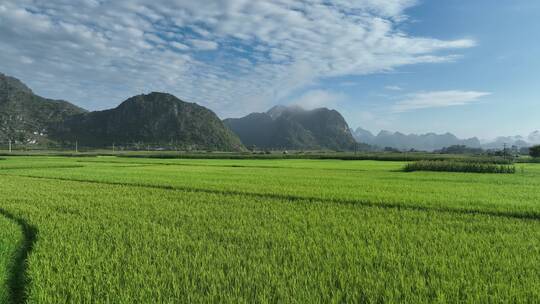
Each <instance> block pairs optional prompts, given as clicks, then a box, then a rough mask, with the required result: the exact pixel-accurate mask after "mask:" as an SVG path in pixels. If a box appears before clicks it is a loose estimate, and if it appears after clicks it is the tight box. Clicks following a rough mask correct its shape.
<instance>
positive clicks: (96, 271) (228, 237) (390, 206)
mask: <svg viewBox="0 0 540 304" xmlns="http://www.w3.org/2000/svg"><path fill="white" fill-rule="evenodd" d="M405 164H406V163H405V162H393V161H385V162H380V161H345V160H284V159H283V160H280V159H268V160H240V159H239V160H233V159H230V160H219V159H211V160H210V159H206V160H198V159H154V158H121V157H114V156H106V157H52V156H51V157H38V156H32V157H4V159H0V303H537V302H539V301H540V164H519V165H516V173H515V174H481V173H448V172H423V171H418V172H404V171H403V169H402V168H403V167H404V166H405Z"/></svg>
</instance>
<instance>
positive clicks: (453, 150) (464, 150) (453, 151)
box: [436, 145, 484, 154]
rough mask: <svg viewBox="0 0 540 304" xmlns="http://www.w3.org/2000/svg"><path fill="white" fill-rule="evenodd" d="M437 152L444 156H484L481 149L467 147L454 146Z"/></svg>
mask: <svg viewBox="0 0 540 304" xmlns="http://www.w3.org/2000/svg"><path fill="white" fill-rule="evenodd" d="M436 152H438V153H442V154H482V153H483V152H484V151H483V150H482V149H481V148H470V147H467V146H465V145H454V146H450V147H445V148H442V149H441V150H439V151H436Z"/></svg>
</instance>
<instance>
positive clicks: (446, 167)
mask: <svg viewBox="0 0 540 304" xmlns="http://www.w3.org/2000/svg"><path fill="white" fill-rule="evenodd" d="M403 170H404V171H405V172H414V171H436V172H465V173H497V174H514V173H516V167H515V166H514V165H503V164H493V163H487V162H463V161H449V160H447V161H428V160H423V161H417V162H414V163H408V164H406V165H405V166H404V167H403Z"/></svg>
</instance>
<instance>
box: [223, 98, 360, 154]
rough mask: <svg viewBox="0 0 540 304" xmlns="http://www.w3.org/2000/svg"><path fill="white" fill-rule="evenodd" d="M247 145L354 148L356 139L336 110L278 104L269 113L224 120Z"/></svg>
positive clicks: (286, 147)
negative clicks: (308, 108)
mask: <svg viewBox="0 0 540 304" xmlns="http://www.w3.org/2000/svg"><path fill="white" fill-rule="evenodd" d="M224 123H225V125H227V126H228V127H229V128H230V129H231V130H232V131H233V132H234V133H236V134H237V135H238V137H240V140H241V141H242V142H243V143H244V145H246V146H247V147H253V146H255V147H257V148H260V149H291V150H320V149H329V150H353V149H355V147H356V142H355V140H354V137H353V136H352V134H351V131H350V129H349V126H348V125H347V122H346V121H345V119H344V118H343V116H341V114H340V113H339V112H337V111H336V110H330V109H327V108H319V109H314V110H304V109H302V108H300V107H298V106H275V107H273V108H271V109H270V110H268V111H267V112H265V113H251V114H249V115H247V116H245V117H242V118H230V119H225V120H224Z"/></svg>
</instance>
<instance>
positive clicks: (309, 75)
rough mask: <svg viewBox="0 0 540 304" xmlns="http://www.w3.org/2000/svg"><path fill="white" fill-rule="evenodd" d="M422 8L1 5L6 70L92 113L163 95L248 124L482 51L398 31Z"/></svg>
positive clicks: (237, 0) (222, 0) (317, 2)
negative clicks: (335, 92)
mask: <svg viewBox="0 0 540 304" xmlns="http://www.w3.org/2000/svg"><path fill="white" fill-rule="evenodd" d="M417 2H418V1H417V0H385V1H379V0H361V1H359V0H335V1H331V4H329V2H328V1H327V0H310V1H296V0H268V1H246V0H206V1H169V0H117V1H95V0H87V1H66V0H50V1H32V0H3V1H2V2H1V4H0V37H2V39H0V49H1V50H2V52H0V70H1V71H3V72H5V73H7V74H11V75H14V76H16V77H19V78H22V79H23V80H24V81H26V82H28V84H29V85H30V86H32V87H33V88H34V89H35V91H36V92H38V93H40V94H42V95H46V96H48V97H53V98H66V99H69V100H72V101H75V102H77V103H78V104H79V105H82V106H85V107H87V108H90V109H95V108H104V107H110V106H112V105H114V104H115V103H118V102H120V101H121V100H122V99H124V98H126V97H128V96H130V95H133V94H138V93H141V92H143V91H150V90H159V91H168V92H171V93H173V94H175V95H177V96H179V97H181V98H184V99H187V100H189V101H194V102H198V103H201V104H203V105H205V106H209V107H211V108H212V109H214V110H216V111H217V112H218V113H219V114H221V115H222V116H229V115H240V114H244V113H246V112H249V111H254V110H262V109H264V108H266V107H268V106H269V105H270V104H272V103H274V102H276V101H278V100H286V99H287V98H289V97H290V96H291V95H292V94H294V93H295V92H298V90H301V89H305V88H306V87H307V86H309V85H312V84H313V83H315V82H317V81H318V80H321V79H325V78H331V77H339V76H351V75H366V74H372V73H380V72H388V71H392V70H394V69H396V68H398V67H401V66H404V65H411V64H418V63H438V62H445V61H451V60H455V59H456V58H458V57H456V54H455V52H456V51H458V50H460V49H463V48H468V47H472V46H474V45H475V41H473V40H470V39H458V40H440V39H434V38H428V37H415V36H411V35H408V34H407V33H405V32H403V31H401V30H399V29H398V28H400V27H399V25H400V24H401V23H403V22H406V20H407V16H406V15H405V9H407V8H409V7H411V6H414V5H416V4H417ZM201 51H204V52H201ZM17 58H18V59H17Z"/></svg>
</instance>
